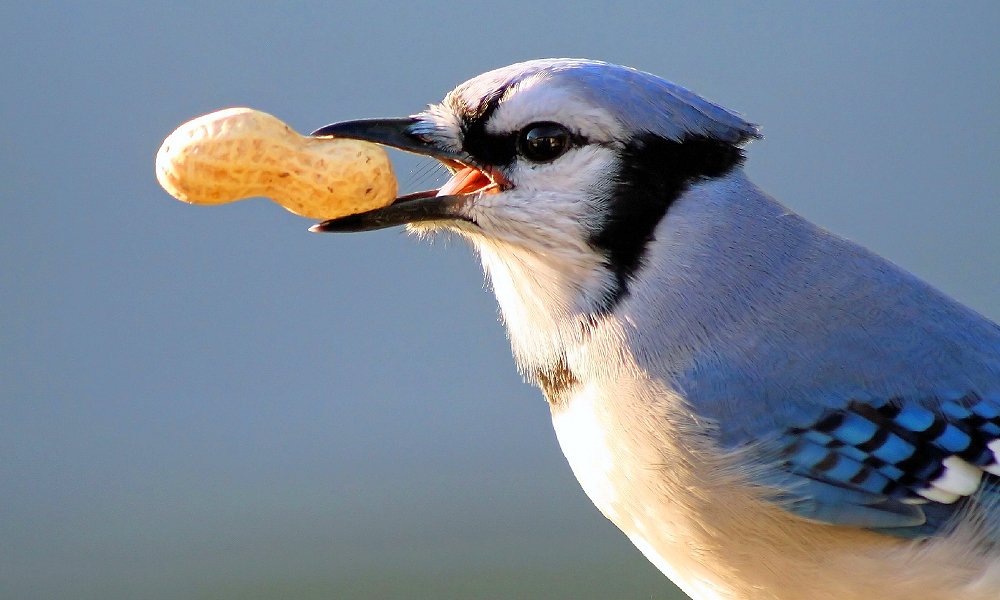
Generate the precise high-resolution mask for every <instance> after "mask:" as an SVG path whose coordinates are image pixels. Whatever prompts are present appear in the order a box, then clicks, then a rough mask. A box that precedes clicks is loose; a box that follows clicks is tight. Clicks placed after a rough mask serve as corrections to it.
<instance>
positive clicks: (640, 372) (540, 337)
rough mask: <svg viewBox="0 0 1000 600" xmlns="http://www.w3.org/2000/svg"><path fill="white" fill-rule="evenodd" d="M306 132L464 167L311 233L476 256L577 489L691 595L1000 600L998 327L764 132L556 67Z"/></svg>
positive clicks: (588, 69) (776, 599) (706, 107)
mask: <svg viewBox="0 0 1000 600" xmlns="http://www.w3.org/2000/svg"><path fill="white" fill-rule="evenodd" d="M313 135H315V136H337V137H346V138H354V139H359V140H365V141H369V142H374V143H378V144H382V145H386V146H390V147H395V148H398V149H401V150H404V151H407V152H412V153H415V154H419V155H424V156H427V157H432V158H434V159H437V160H438V161H440V162H441V163H442V164H443V165H444V166H445V167H446V168H447V169H448V170H449V171H450V173H451V178H450V179H449V180H448V181H447V182H446V183H445V184H443V185H442V186H441V187H440V189H437V190H429V191H425V192H418V193H413V194H408V195H405V196H400V197H399V198H398V199H396V200H395V201H394V202H393V203H392V204H390V205H389V206H386V207H384V208H380V209H375V210H372V211H368V212H364V213H360V214H356V215H351V216H347V217H342V218H338V219H333V220H329V221H325V222H322V223H318V224H316V225H314V226H313V227H312V230H313V231H318V232H359V231H369V230H374V229H381V228H385V227H394V226H399V225H406V226H407V227H408V228H409V229H410V230H411V231H413V232H415V233H417V234H420V235H423V234H429V233H435V232H451V233H455V234H458V236H460V237H462V238H465V239H466V240H468V241H469V242H470V243H471V245H472V246H473V248H474V250H475V251H476V253H477V254H478V256H479V258H480V259H481V262H482V264H483V267H484V271H485V273H486V275H487V277H488V280H489V282H490V285H491V287H492V289H493V292H494V293H495V296H496V299H497V302H498V304H499V308H500V314H501V320H502V322H503V324H504V326H505V328H506V331H507V334H508V338H509V341H510V344H511V349H512V354H513V357H514V359H515V362H516V364H517V366H518V368H519V370H520V371H521V372H522V374H523V375H524V377H525V378H526V379H527V380H528V381H530V382H531V383H534V384H535V385H537V386H538V387H539V388H540V389H541V392H542V395H543V396H544V398H545V399H546V401H547V403H548V405H549V408H550V410H551V415H552V423H553V427H554V429H555V433H556V437H557V439H558V442H559V445H560V447H561V449H562V451H563V453H564V454H565V456H566V458H567V460H568V462H569V465H570V467H571V469H572V471H573V473H574V474H575V476H576V478H577V480H578V481H579V483H580V485H581V486H582V488H583V490H584V491H585V492H586V494H587V495H588V496H589V498H590V499H591V500H592V501H593V503H594V504H595V505H596V507H597V508H598V509H599V510H600V511H601V512H602V513H603V514H604V515H605V516H606V517H607V518H608V519H610V520H611V521H612V522H613V523H614V524H615V525H616V526H617V527H618V528H619V529H620V530H621V531H622V532H623V533H624V534H625V535H626V536H627V537H628V538H629V539H630V540H631V542H632V543H633V544H634V545H635V546H636V547H637V548H638V549H639V550H640V551H641V552H642V553H643V554H644V555H645V557H646V558H647V559H648V560H649V561H651V562H652V563H653V564H654V565H655V566H656V567H657V568H658V569H659V570H660V571H662V572H663V573H664V574H665V575H666V576H667V577H668V578H670V579H671V580H672V581H673V582H674V583H675V584H676V585H677V586H678V587H679V588H680V589H681V590H683V591H684V592H685V593H686V594H688V595H689V596H690V597H691V598H694V599H696V600H708V599H712V600H718V599H724V600H736V599H741V600H742V599H753V600H758V599H761V600H764V599H766V600H785V599H795V600H799V599H803V598H809V599H813V600H828V599H829V600H832V599H837V600H845V599H848V600H849V599H860V598H866V599H867V598H880V599H906V600H912V599H914V598H921V599H945V598H949V599H950V598H964V599H983V600H985V599H987V598H989V599H993V600H996V599H997V598H1000V327H998V326H997V324H995V323H993V322H992V321H990V320H989V319H987V318H985V317H983V316H981V315H980V314H978V313H976V312H975V311H973V310H972V309H970V308H967V307H965V306H963V305H961V304H960V303H958V302H956V301H955V300H952V299H951V298H949V297H948V296H946V295H945V294H943V293H942V292H940V291H938V290H937V289H935V288H934V287H932V286H931V285H929V284H928V283H925V282H924V281H922V280H920V279H919V278H917V277H916V276H914V275H912V274H910V273H908V272H906V271H904V270H903V269H902V268H900V267H898V266H896V265H894V264H893V263H891V262H889V261H888V260H886V259H884V258H882V257H880V256H878V255H876V254H874V253H873V252H871V251H869V250H867V249H865V248H863V247H861V246H859V245H857V244H855V243H853V242H851V241H848V240H846V239H844V238H842V237H839V236H837V235H835V234H833V233H830V232H828V231H826V230H825V229H823V228H821V227H819V226H817V225H814V224H812V223H811V222H809V221H807V220H806V219H805V218H803V217H801V216H799V215H798V214H796V213H795V212H793V211H792V210H791V209H789V208H787V207H786V206H785V205H783V204H781V203H780V202H779V201H777V200H775V199H774V198H772V197H771V196H769V195H768V194H767V193H766V192H764V191H763V190H761V189H760V188H758V187H757V186H756V185H755V184H754V183H752V182H751V180H750V179H749V178H748V176H747V174H746V171H745V169H744V165H745V162H746V154H747V148H748V145H749V144H750V143H751V142H753V141H754V140H757V139H759V138H760V137H761V133H760V129H759V127H758V126H757V125H756V124H754V123H751V122H749V121H748V120H746V119H745V118H744V117H743V116H741V115H740V114H738V113H736V112H734V111H731V110H729V109H726V108H724V107H722V106H720V105H718V104H715V103H713V102H711V101H709V100H707V99H705V98H703V97H701V96H699V95H697V94H695V93H694V92H691V91H689V90H687V89H685V88H683V87H681V86H680V85H677V84H675V83H672V82H670V81H667V80H665V79H662V78H660V77H658V76H655V75H652V74H650V73H646V72H643V71H640V70H636V69H633V68H630V67H624V66H618V65H614V64H610V63H606V62H601V61H594V60H586V59H569V58H561V59H538V60H530V61H527V62H521V63H517V64H513V65H510V66H506V67H502V68H498V69H495V70H492V71H489V72H486V73H484V74H482V75H478V76H476V77H474V78H472V79H470V80H468V81H466V82H465V83H462V84H460V85H459V86H458V87H456V88H455V89H454V90H452V91H451V92H449V93H448V94H447V95H446V96H445V98H444V99H443V101H441V102H440V103H436V104H431V105H429V106H427V107H426V108H425V109H424V110H422V111H420V112H416V113H415V114H413V115H411V116H406V117H399V118H388V119H361V120H351V121H342V122H338V123H334V124H332V125H327V126H325V127H322V128H320V129H318V130H316V131H315V132H313Z"/></svg>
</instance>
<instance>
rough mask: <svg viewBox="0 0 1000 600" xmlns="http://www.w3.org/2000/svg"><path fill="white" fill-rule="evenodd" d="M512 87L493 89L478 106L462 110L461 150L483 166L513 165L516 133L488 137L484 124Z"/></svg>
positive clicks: (515, 153)
mask: <svg viewBox="0 0 1000 600" xmlns="http://www.w3.org/2000/svg"><path fill="white" fill-rule="evenodd" d="M511 85H513V84H508V85H505V86H502V87H500V88H499V89H497V90H494V91H493V92H491V93H490V95H488V96H486V97H485V98H483V100H482V102H480V103H479V106H476V107H475V108H473V109H471V110H469V109H466V110H464V111H462V113H461V114H462V149H463V150H465V152H467V153H468V154H469V155H470V156H471V157H472V158H474V159H475V160H476V161H477V162H479V163H480V164H483V165H490V166H497V167H503V166H507V165H509V164H511V163H512V162H514V157H515V156H516V155H517V134H516V133H506V134H502V135H494V134H490V133H488V132H487V131H486V123H487V122H489V120H490V117H492V116H493V113H494V112H496V110H497V108H499V107H500V102H501V101H502V100H503V98H504V96H505V95H506V94H507V90H508V89H509V88H510V87H511Z"/></svg>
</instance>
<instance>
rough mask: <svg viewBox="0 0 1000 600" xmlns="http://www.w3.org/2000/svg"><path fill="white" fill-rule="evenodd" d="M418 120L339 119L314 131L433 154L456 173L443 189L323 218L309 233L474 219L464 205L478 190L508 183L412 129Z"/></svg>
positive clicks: (495, 188)
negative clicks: (360, 210) (347, 213)
mask: <svg viewBox="0 0 1000 600" xmlns="http://www.w3.org/2000/svg"><path fill="white" fill-rule="evenodd" d="M417 123H418V121H417V119H414V118H409V117H408V118H402V119H361V120H358V121H343V122H341V123H334V124H332V125H327V126H326V127H321V128H319V129H317V130H316V131H314V132H312V134H311V135H313V136H314V137H338V138H350V139H355V140H363V141H366V142H373V143H376V144H382V145H384V146H391V147H393V148H398V149H400V150H405V151H406V152H412V153H414V154H420V155H423V156H430V157H432V158H436V159H437V160H439V161H441V162H442V163H444V165H445V166H446V167H447V168H448V170H449V171H451V173H452V177H451V179H449V180H448V182H447V183H445V184H444V185H443V186H441V188H440V189H437V190H427V191H424V192H416V193H414V194H407V195H405V196H400V197H399V198H396V199H395V200H394V201H393V203H392V204H390V205H389V206H386V207H384V208H377V209H375V210H370V211H367V212H363V213H358V214H355V215H349V216H346V217H340V218H338V219H330V220H329V221H323V222H322V223H317V224H316V225H313V226H312V227H310V228H309V231H317V232H328V231H329V232H349V231H372V230H375V229H384V228H386V227H395V226H396V225H405V224H407V223H420V222H425V221H454V220H463V221H469V222H472V219H471V218H470V217H469V216H468V213H467V211H466V210H465V208H467V206H468V205H469V204H470V203H471V202H472V201H473V200H474V199H475V198H476V197H477V196H478V195H479V194H481V193H491V192H497V191H499V190H500V188H501V187H502V186H503V185H505V184H506V181H505V180H504V179H503V178H502V177H501V176H499V175H498V174H496V173H492V172H490V171H487V170H485V169H482V168H480V167H476V166H473V165H470V164H468V162H467V161H468V160H469V159H468V157H466V156H464V155H463V154H460V153H456V152H453V151H451V150H447V149H443V148H441V147H439V146H437V145H435V144H434V143H433V142H432V141H431V140H430V139H429V138H426V137H423V136H420V135H418V134H415V133H413V132H412V130H413V126H414V125H416V124H417Z"/></svg>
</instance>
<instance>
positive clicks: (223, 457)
mask: <svg viewBox="0 0 1000 600" xmlns="http://www.w3.org/2000/svg"><path fill="white" fill-rule="evenodd" d="M201 4H204V5H201ZM538 4H539V3H537V2H534V1H514V0H509V1H506V2H488V3H470V2H464V3H454V2H448V3H440V4H435V3H428V2H420V3H415V2H400V3H374V2H372V3H365V4H362V3H359V4H358V5H356V6H335V5H333V4H332V3H300V2H285V3H274V4H271V5H264V6H262V7H259V8H251V7H250V6H251V5H250V4H249V3H246V2H216V3H197V4H196V3H185V2H170V3H132V2H122V3H79V4H77V3H69V2H66V3H54V4H48V3H41V2H39V3H26V2H23V3H17V2H6V3H3V5H2V7H0V81H2V82H3V89H2V91H0V108H2V112H0V116H2V118H0V273H2V287H0V303H2V304H0V306H2V311H0V344H2V357H0V358H2V360H0V597H3V598H20V599H32V598H39V599H41V598H46V599H51V598H74V599H87V598H94V599H98V598H100V599H104V600H115V599H124V598H151V599H156V598H164V599H167V598H331V597H367V598H420V597H426V598H449V597H453V598H507V597H533V598H560V597H563V598H671V597H675V596H673V593H674V592H672V591H671V588H670V586H669V585H668V584H666V583H665V580H663V579H662V578H661V576H660V575H659V574H658V573H657V572H656V571H655V570H654V569H653V568H652V567H650V566H648V565H647V564H646V563H645V561H644V560H643V558H642V557H641V556H640V555H639V554H638V553H637V552H636V551H635V550H633V549H632V548H631V546H630V545H629V544H628V542H627V541H626V540H625V539H624V537H623V536H621V535H620V534H619V533H618V532H617V531H616V530H615V529H614V528H613V527H612V526H611V525H610V524H608V523H607V522H606V521H604V519H603V518H602V517H601V516H600V515H599V514H598V513H597V512H596V510H594V509H593V508H592V507H591V505H590V503H589V502H588V500H587V499H586V498H585V497H584V495H583V493H582V492H581V491H579V489H578V486H577V485H576V483H575V481H574V480H573V478H572V475H571V474H570V472H569V469H568V468H567V466H566V465H565V463H564V459H563V458H562V456H561V454H560V452H559V450H558V447H557V445H556V443H555V439H554V436H553V434H552V432H551V427H550V424H549V422H548V416H547V409H546V407H545V405H544V403H543V402H542V400H541V398H540V396H539V394H538V393H537V392H536V391H535V390H533V389H531V388H529V387H527V386H525V385H524V384H522V383H521V381H520V378H519V377H518V375H517V373H516V371H515V369H514V367H513V364H512V361H511V360H510V357H509V353H508V347H507V342H506V341H505V338H504V334H503V331H502V329H501V327H500V326H499V325H498V324H497V319H496V308H495V305H494V301H493V298H492V297H491V295H490V294H489V293H488V291H485V290H484V287H483V277H482V274H481V272H480V269H479V267H478V265H477V264H476V262H475V260H474V258H473V257H472V255H471V253H470V252H469V251H468V250H467V249H466V248H465V247H464V245H463V244H460V243H440V242H439V243H435V244H426V243H418V242H417V241H416V240H414V239H410V238H407V237H406V236H405V235H404V234H403V233H402V232H401V231H398V230H392V231H384V232H379V233H374V234H370V235H348V236H342V237H337V236H332V235H327V236H320V235H312V234H308V233H307V232H306V227H307V226H308V225H309V223H308V222H307V221H305V220H303V219H300V218H298V217H295V216H293V215H291V214H289V213H286V212H285V211H283V210H281V209H280V208H277V207H276V206H274V205H272V204H270V203H267V202H264V201H262V200H255V201H250V202H244V203H239V204H234V205H229V206H224V207H212V208H203V207H192V206H188V205H185V204H182V203H179V202H176V201H174V200H172V199H170V198H169V197H168V196H167V195H166V194H165V193H163V192H162V191H161V190H160V189H159V187H158V186H157V184H156V181H155V179H154V176H153V169H152V166H153V156H154V153H155V151H156V149H157V147H158V146H159V143H160V141H161V139H162V138H163V137H164V136H165V135H166V134H167V133H169V132H170V131H171V130H172V129H173V128H174V127H176V126H177V125H178V124H180V123H181V122H183V121H185V120H187V119H189V118H191V117H193V116H195V115H198V114H201V113H205V112H209V111H212V110H215V109H218V108H222V107H226V106H234V105H249V106H253V107H256V108H260V109H263V110H267V111H269V112H272V113H274V114H276V115H279V116H280V117H282V118H283V119H286V120H287V121H288V122H290V123H291V124H292V125H293V126H295V127H296V128H298V129H300V130H304V131H308V130H310V129H312V128H314V127H316V126H319V125H322V124H325V123H327V122H330V121H334V120H341V119H349V118H358V117H374V116H395V115H405V114H409V113H412V112H415V111H417V110H419V109H421V108H422V107H423V106H424V104H426V103H428V102H432V101H436V100H438V99H439V98H440V97H441V96H442V95H443V94H444V93H445V92H446V91H447V90H449V89H450V88H451V87H452V86H453V85H454V84H456V83H458V82H460V81H462V80H464V79H466V78H468V77H470V76H473V75H475V74H477V73H479V72H482V71H485V70H487V69H490V68H493V67H497V66H501V65H504V64H507V63H511V62H514V61H517V60H523V59H528V58H535V57H544V56H559V55H563V56H587V57H593V58H601V59H605V60H609V61H613V62H620V63H625V64H629V65H633V66H636V67H639V68H642V69H644V70H648V71H652V72H655V73H658V74H661V75H663V76H665V77H668V78H670V79H673V80H675V81H677V82H679V83H682V84H684V85H686V86H688V87H691V88H693V89H694V90H696V91H698V92H700V93H702V94H704V95H706V96H708V97H709V98H711V99H714V100H716V101H718V102H720V103H722V104H724V105H726V106H729V107H731V108H734V109H736V110H739V111H741V112H743V113H745V114H746V115H748V116H749V117H750V118H751V119H753V120H755V121H756V122H758V123H761V124H762V126H763V128H764V132H765V134H766V136H767V139H766V140H764V141H762V142H755V143H754V144H753V145H752V147H751V149H750V157H751V158H750V162H749V171H750V173H751V175H752V176H753V177H754V178H755V179H756V180H757V181H758V182H759V183H760V184H762V185H763V186H764V187H765V188H766V189H768V190H770V191H771V192H772V193H773V194H775V195H776V196H777V197H779V198H780V199H782V200H783V201H784V202H785V203H787V204H789V205H790V206H791V207H792V208H794V209H795V210H797V211H799V212H801V213H804V214H805V215H807V216H808V217H810V218H812V219H813V220H815V221H818V222H819V223H821V224H823V225H825V226H827V227H829V228H831V229H833V230H835V231H838V232H840V233H842V234H845V235H847V236H849V237H851V238H853V239H855V240H858V241H860V242H862V243H864V244H866V245H868V246H870V247H872V248H874V249H875V250H877V251H879V252H880V253H882V254H884V255H887V256H888V257H890V258H891V259H893V260H895V261H897V262H899V263H901V264H902V265H904V266H905V267H907V268H909V269H910V270H912V271H915V272H916V273H917V274H919V275H921V276H922V277H925V278H927V279H929V280H930V281H932V282H933V283H935V284H936V285H938V286H939V287H941V288H943V289H944V290H946V291H947V292H949V293H950V294H952V295H954V296H956V297H958V298H959V299H960V300H962V301H964V302H967V303H969V304H971V305H972V306H973V307H975V308H976V309H978V310H979V311H981V312H983V313H985V314H986V315H988V316H990V317H992V318H993V319H997V318H998V317H1000V283H998V280H1000V277H998V272H1000V236H998V235H997V232H998V226H1000V197H998V193H997V189H998V188H1000V169H998V159H1000V152H998V142H997V138H998V134H1000V78H998V75H997V64H998V62H1000V41H998V39H1000V38H998V36H997V33H996V32H997V31H998V30H1000V9H998V7H1000V4H997V3H996V2H981V3H961V4H955V5H952V6H949V7H944V6H940V7H937V8H928V7H927V6H921V5H916V4H912V3H908V2H907V3H879V4H877V5H871V6H868V5H864V4H843V3H836V4H830V3H822V4H821V3H810V4H809V6H800V5H798V4H795V3H793V4H782V3H753V4H749V3H746V4H714V3H697V4H691V5H681V4H664V3H662V2H648V3H645V4H644V5H641V6H640V5H639V4H633V5H629V6H623V5H619V4H617V3H600V2H572V3H565V4H556V3H551V4H545V6H543V7H540V6H538ZM834 6H836V8H834ZM396 158H397V162H396V164H397V167H398V172H399V175H400V177H401V180H402V182H403V184H404V186H405V187H406V188H407V189H408V190H410V191H412V190H413V189H416V188H419V187H429V186H432V185H436V184H437V183H438V182H439V181H440V179H441V178H440V177H439V176H438V175H437V174H435V172H434V171H432V170H429V169H428V168H427V167H426V166H424V164H423V163H422V162H419V161H417V160H415V159H412V158H410V157H403V156H397V157H396Z"/></svg>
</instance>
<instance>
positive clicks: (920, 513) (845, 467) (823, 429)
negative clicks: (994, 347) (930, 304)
mask: <svg viewBox="0 0 1000 600" xmlns="http://www.w3.org/2000/svg"><path fill="white" fill-rule="evenodd" d="M931 407H933V408H931ZM772 448H773V449H775V450H776V455H775V456H776V457H777V459H778V461H779V462H778V464H779V465H780V467H779V473H776V474H772V475H771V482H770V483H772V484H774V483H778V484H779V486H780V488H784V489H787V490H789V491H790V493H791V494H792V495H793V496H794V498H793V499H791V502H790V503H789V504H788V506H789V507H790V509H791V510H793V511H794V512H796V513H797V514H799V515H801V516H804V517H808V518H811V519H816V520H820V521H825V522H829V523H836V524H844V525H854V526H861V527H870V528H879V529H886V530H888V531H889V532H890V533H895V534H898V535H927V534H932V533H934V532H935V531H937V530H938V529H939V528H940V527H941V526H942V525H943V524H944V523H945V522H946V521H947V519H948V517H950V516H951V514H952V513H954V512H955V511H956V510H961V508H962V507H963V505H964V499H966V498H969V497H971V496H972V495H974V494H975V493H976V492H977V491H979V490H980V489H984V490H986V492H985V493H997V492H998V491H1000V490H997V488H996V483H997V475H1000V456H998V455H1000V452H998V450H1000V399H998V398H984V397H980V396H978V395H977V394H974V393H970V394H967V395H965V396H962V397H960V398H955V399H947V400H942V399H938V398H927V399H923V400H921V401H906V400H902V399H892V400H889V399H887V400H884V401H875V402H861V401H850V402H848V403H847V404H846V406H844V407H843V408H840V409H832V410H827V411H825V412H824V413H823V414H822V415H821V416H820V417H819V418H818V419H817V420H816V421H814V422H813V423H812V424H810V425H809V426H806V427H789V428H788V429H786V430H785V431H784V432H782V434H781V435H780V436H778V438H777V444H775V445H773V446H772ZM782 479H784V481H782Z"/></svg>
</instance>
